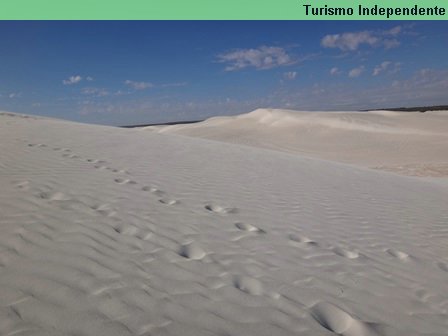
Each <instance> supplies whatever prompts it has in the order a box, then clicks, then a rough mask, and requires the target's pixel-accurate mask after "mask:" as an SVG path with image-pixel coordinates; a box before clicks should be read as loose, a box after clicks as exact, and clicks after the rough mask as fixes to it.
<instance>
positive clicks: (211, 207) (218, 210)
mask: <svg viewBox="0 0 448 336" xmlns="http://www.w3.org/2000/svg"><path fill="white" fill-rule="evenodd" d="M204 208H205V209H206V210H208V211H211V212H214V213H219V214H229V213H232V214H234V213H237V212H238V209H236V208H224V207H222V206H220V205H215V204H206V205H205V206H204Z"/></svg>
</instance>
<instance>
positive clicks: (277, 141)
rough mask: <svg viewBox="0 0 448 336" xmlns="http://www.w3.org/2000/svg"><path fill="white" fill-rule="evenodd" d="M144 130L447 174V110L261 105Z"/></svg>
mask: <svg viewBox="0 0 448 336" xmlns="http://www.w3.org/2000/svg"><path fill="white" fill-rule="evenodd" d="M146 129H149V130H151V129H156V130H159V131H160V132H167V133H176V134H182V135H189V136H195V137H202V138H207V139H211V140H219V141H224V142H231V143H237V144H244V145H250V146H255V147H262V148H268V149H274V150H279V151H284V152H288V153H295V154H301V155H305V156H311V157H317V158H322V159H328V160H334V161H340V162H345V163H351V164H355V165H361V166H364V167H371V168H377V169H383V170H388V171H392V172H396V173H400V174H404V175H412V176H435V177H448V111H432V112H425V113H420V112H392V111H370V112H297V111H288V110H268V109H259V110H256V111H253V112H251V113H247V114H243V115H239V116H236V117H218V118H211V119H208V120H206V121H204V122H201V123H198V124H187V125H174V126H167V127H148V128H146Z"/></svg>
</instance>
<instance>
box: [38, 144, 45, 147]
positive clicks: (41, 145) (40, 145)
mask: <svg viewBox="0 0 448 336" xmlns="http://www.w3.org/2000/svg"><path fill="white" fill-rule="evenodd" d="M37 147H47V145H46V144H38V145H37Z"/></svg>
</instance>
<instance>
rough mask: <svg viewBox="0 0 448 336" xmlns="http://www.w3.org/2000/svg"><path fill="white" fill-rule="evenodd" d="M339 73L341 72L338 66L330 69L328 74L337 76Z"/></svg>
mask: <svg viewBox="0 0 448 336" xmlns="http://www.w3.org/2000/svg"><path fill="white" fill-rule="evenodd" d="M341 73H342V71H341V70H339V68H338V67H333V68H331V69H330V75H332V76H337V75H340V74H341Z"/></svg>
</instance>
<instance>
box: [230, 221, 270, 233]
mask: <svg viewBox="0 0 448 336" xmlns="http://www.w3.org/2000/svg"><path fill="white" fill-rule="evenodd" d="M235 226H236V227H237V228H238V229H239V230H241V231H247V232H256V233H266V231H264V230H262V229H260V228H258V227H256V226H253V225H252V224H247V223H235Z"/></svg>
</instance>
